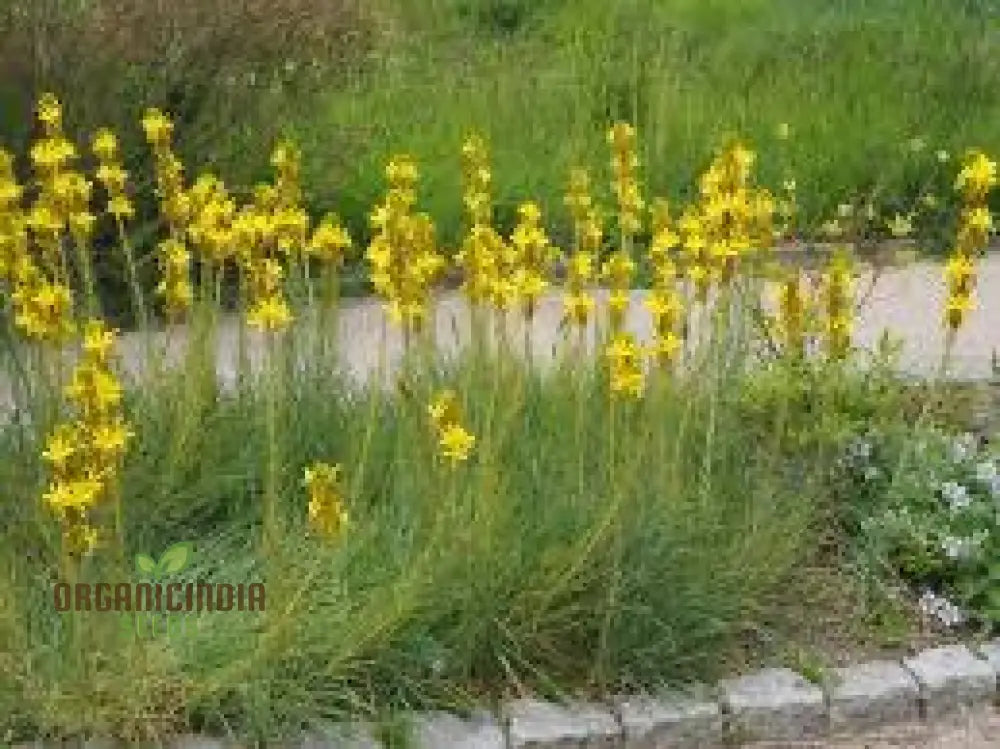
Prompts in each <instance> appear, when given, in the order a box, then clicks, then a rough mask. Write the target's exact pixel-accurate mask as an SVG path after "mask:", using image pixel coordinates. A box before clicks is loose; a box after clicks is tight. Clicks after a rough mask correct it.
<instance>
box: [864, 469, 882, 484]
mask: <svg viewBox="0 0 1000 749" xmlns="http://www.w3.org/2000/svg"><path fill="white" fill-rule="evenodd" d="M878 475H879V470H878V467H877V466H866V467H865V481H871V480H872V479H876V478H878Z"/></svg>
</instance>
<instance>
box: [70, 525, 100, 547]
mask: <svg viewBox="0 0 1000 749" xmlns="http://www.w3.org/2000/svg"><path fill="white" fill-rule="evenodd" d="M99 545H100V534H99V533H98V531H97V529H96V528H94V527H93V526H91V525H90V524H88V523H84V522H74V523H71V524H69V525H67V526H66V527H65V529H64V530H63V546H64V547H65V548H66V550H67V551H69V552H70V553H71V554H84V555H86V554H89V553H91V552H92V551H93V550H94V549H96V548H97V547H98V546H99Z"/></svg>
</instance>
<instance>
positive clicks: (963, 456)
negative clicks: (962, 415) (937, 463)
mask: <svg viewBox="0 0 1000 749" xmlns="http://www.w3.org/2000/svg"><path fill="white" fill-rule="evenodd" d="M975 445H976V438H975V436H974V435H972V434H963V435H961V436H960V437H957V438H956V439H955V440H954V441H953V442H952V443H951V459H952V462H954V463H961V462H963V461H965V460H968V459H969V457H970V456H971V455H972V453H973V451H974V449H975Z"/></svg>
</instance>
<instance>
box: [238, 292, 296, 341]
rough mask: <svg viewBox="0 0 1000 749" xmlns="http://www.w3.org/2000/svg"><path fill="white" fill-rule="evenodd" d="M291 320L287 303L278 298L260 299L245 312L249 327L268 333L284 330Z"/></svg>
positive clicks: (290, 312)
mask: <svg viewBox="0 0 1000 749" xmlns="http://www.w3.org/2000/svg"><path fill="white" fill-rule="evenodd" d="M293 319H294V318H293V317H292V311H291V309H290V308H289V306H288V303H287V302H286V301H285V300H284V299H283V298H282V297H280V296H271V297H266V298H264V299H261V300H259V301H258V302H257V303H256V304H255V305H253V307H251V308H250V310H249V311H248V312H247V324H248V325H249V326H250V327H252V328H257V329H258V330H262V331H267V332H269V333H277V332H280V331H282V330H284V329H285V328H286V327H288V325H289V324H290V323H291V322H292V320H293Z"/></svg>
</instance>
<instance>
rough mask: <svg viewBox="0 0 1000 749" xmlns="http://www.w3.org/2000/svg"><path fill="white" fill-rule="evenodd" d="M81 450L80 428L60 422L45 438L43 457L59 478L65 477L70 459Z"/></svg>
mask: <svg viewBox="0 0 1000 749" xmlns="http://www.w3.org/2000/svg"><path fill="white" fill-rule="evenodd" d="M79 450H80V434H79V430H78V429H77V428H76V427H75V426H74V425H73V424H59V425H58V426H57V427H56V428H55V430H54V431H53V432H52V433H51V434H50V435H49V436H48V437H47V438H46V440H45V450H44V451H43V452H42V457H43V458H44V459H45V461H46V462H47V463H48V464H49V467H50V468H51V469H52V473H53V474H54V475H55V476H56V477H57V478H63V477H65V476H66V475H67V474H68V472H69V468H70V461H71V460H72V459H73V458H74V457H76V455H77V454H78V452H79Z"/></svg>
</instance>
